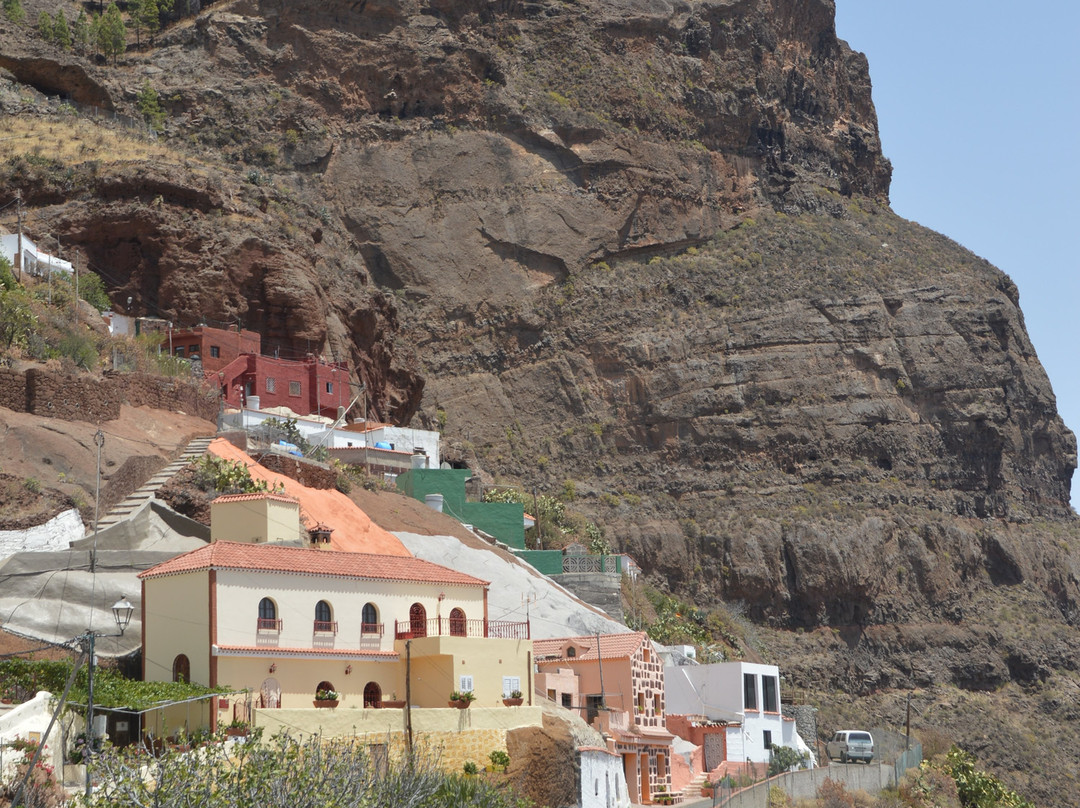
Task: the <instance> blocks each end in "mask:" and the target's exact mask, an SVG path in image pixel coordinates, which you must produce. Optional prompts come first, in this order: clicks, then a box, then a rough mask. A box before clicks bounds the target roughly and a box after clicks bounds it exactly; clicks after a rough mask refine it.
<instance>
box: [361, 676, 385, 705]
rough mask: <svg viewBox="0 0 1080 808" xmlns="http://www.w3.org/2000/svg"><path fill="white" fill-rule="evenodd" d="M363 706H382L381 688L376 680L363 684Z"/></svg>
mask: <svg viewBox="0 0 1080 808" xmlns="http://www.w3.org/2000/svg"><path fill="white" fill-rule="evenodd" d="M364 706H365V707H382V688H381V687H379V683H378V682H368V683H367V684H366V685H364Z"/></svg>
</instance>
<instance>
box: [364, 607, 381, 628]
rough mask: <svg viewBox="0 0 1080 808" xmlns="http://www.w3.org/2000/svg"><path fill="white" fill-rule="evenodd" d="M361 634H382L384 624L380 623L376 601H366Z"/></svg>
mask: <svg viewBox="0 0 1080 808" xmlns="http://www.w3.org/2000/svg"><path fill="white" fill-rule="evenodd" d="M360 633H361V634H382V626H380V625H379V610H378V609H376V608H375V604H374V603H365V604H364V609H363V612H362V613H361V615H360Z"/></svg>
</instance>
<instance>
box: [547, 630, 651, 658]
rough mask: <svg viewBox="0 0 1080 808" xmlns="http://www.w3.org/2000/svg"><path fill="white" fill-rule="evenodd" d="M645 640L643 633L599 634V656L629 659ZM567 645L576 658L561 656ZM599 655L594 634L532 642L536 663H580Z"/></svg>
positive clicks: (646, 636) (645, 636)
mask: <svg viewBox="0 0 1080 808" xmlns="http://www.w3.org/2000/svg"><path fill="white" fill-rule="evenodd" d="M647 638H648V635H646V634H645V632H643V631H633V632H626V633H622V634H601V635H600V655H602V656H603V658H604V659H629V658H630V657H631V656H632V655H633V654H634V652H635V651H637V649H638V648H640V647H641V644H642V643H643V642H645V641H646V640H647ZM569 644H573V645H574V646H575V647H576V648H578V653H577V656H572V657H566V656H563V651H564V649H565V648H566V646H567V645H569ZM600 655H598V654H597V652H596V635H595V634H587V635H586V636H584V637H562V638H557V639H554V640H533V658H534V659H536V661H537V662H543V661H550V660H552V659H559V660H566V661H569V662H580V661H582V660H585V661H588V660H590V659H599V658H601V657H600Z"/></svg>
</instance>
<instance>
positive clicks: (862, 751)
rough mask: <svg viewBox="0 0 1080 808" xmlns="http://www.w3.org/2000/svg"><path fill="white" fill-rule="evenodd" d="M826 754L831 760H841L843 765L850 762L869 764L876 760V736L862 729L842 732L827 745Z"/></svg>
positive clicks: (834, 736)
mask: <svg viewBox="0 0 1080 808" xmlns="http://www.w3.org/2000/svg"><path fill="white" fill-rule="evenodd" d="M825 754H826V755H828V756H829V760H839V761H840V762H841V763H847V762H848V761H849V760H862V761H865V762H866V763H869V762H870V761H871V760H873V759H874V736H873V735H871V734H870V733H869V732H866V731H865V730H861V729H844V730H840V732H838V733H836V734H835V735H833V739H832V740H831V741H829V742H828V743H827V744H825Z"/></svg>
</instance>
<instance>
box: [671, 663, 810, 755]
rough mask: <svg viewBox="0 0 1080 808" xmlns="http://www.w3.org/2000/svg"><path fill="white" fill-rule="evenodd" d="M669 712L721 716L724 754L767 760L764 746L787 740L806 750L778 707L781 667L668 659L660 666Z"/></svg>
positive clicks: (716, 718)
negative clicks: (679, 662)
mask: <svg viewBox="0 0 1080 808" xmlns="http://www.w3.org/2000/svg"><path fill="white" fill-rule="evenodd" d="M664 698H665V700H666V702H667V713H668V715H687V716H701V717H703V718H704V719H706V720H707V721H716V722H726V723H727V724H728V726H727V727H725V735H726V737H725V749H726V753H725V758H726V759H727V760H730V761H733V762H738V763H744V762H745V763H768V762H769V750H770V749H771V748H772V747H773V746H774V745H775V746H790V747H792V748H794V749H797V750H799V751H801V752H809V751H810V750H809V749H808V748H807V746H806V744H805V742H804V741H803V740H802V738H800V737H799V735H798V733H797V732H796V731H795V719H793V718H788V717H787V716H784V715H783V714H782V713H781V711H780V669H779V668H778V667H777V666H776V665H759V664H756V663H752V662H722V663H717V664H712V665H673V666H667V667H665V668H664Z"/></svg>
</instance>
